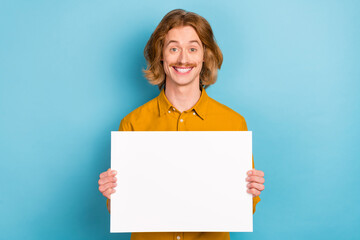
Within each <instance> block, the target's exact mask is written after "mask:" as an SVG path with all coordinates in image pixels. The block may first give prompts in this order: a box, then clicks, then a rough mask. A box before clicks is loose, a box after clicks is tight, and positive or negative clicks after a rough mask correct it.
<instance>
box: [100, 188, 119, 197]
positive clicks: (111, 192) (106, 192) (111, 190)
mask: <svg viewBox="0 0 360 240" xmlns="http://www.w3.org/2000/svg"><path fill="white" fill-rule="evenodd" d="M114 192H116V190H115V189H113V188H109V189H108V190H106V191H105V192H104V193H103V195H104V196H105V197H107V198H108V199H111V194H113V193H114Z"/></svg>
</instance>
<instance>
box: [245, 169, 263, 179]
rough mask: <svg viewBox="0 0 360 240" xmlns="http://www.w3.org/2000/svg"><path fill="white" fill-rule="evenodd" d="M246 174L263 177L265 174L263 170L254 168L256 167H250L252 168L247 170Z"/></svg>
mask: <svg viewBox="0 0 360 240" xmlns="http://www.w3.org/2000/svg"><path fill="white" fill-rule="evenodd" d="M247 174H248V175H249V176H259V177H264V176H265V174H264V172H263V171H260V170H256V169H252V170H250V171H248V172H247Z"/></svg>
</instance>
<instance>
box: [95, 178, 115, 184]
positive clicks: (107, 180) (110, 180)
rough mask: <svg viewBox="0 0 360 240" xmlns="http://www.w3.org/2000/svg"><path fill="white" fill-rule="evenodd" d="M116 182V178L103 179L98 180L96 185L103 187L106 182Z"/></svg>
mask: <svg viewBox="0 0 360 240" xmlns="http://www.w3.org/2000/svg"><path fill="white" fill-rule="evenodd" d="M116 181H117V178H116V177H105V178H100V179H99V181H98V183H99V185H103V184H105V183H108V182H116Z"/></svg>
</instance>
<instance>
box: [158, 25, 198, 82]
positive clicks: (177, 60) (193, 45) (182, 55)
mask: <svg viewBox="0 0 360 240" xmlns="http://www.w3.org/2000/svg"><path fill="white" fill-rule="evenodd" d="M203 60H204V49H203V45H202V43H201V40H200V38H199V36H198V35H197V33H196V31H195V29H194V28H193V27H190V26H184V27H177V28H173V29H171V30H170V31H169V32H168V33H167V35H166V37H165V42H164V48H163V59H162V61H163V66H164V71H165V74H166V86H169V85H171V86H186V85H194V86H195V85H196V86H199V84H200V72H201V68H202V64H203Z"/></svg>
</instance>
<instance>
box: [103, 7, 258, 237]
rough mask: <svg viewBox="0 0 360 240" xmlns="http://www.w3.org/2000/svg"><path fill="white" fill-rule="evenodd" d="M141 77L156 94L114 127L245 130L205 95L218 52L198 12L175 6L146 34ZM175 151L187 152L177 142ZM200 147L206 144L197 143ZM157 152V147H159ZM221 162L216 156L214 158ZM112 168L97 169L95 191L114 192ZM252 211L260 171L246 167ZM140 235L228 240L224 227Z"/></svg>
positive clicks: (217, 62)
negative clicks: (98, 171) (205, 230)
mask: <svg viewBox="0 0 360 240" xmlns="http://www.w3.org/2000/svg"><path fill="white" fill-rule="evenodd" d="M144 54H145V58H146V60H147V63H148V66H147V69H146V70H145V71H144V72H145V77H146V78H147V79H148V80H149V82H150V83H151V84H154V85H158V86H159V89H160V90H161V92H160V94H159V96H158V97H156V98H154V99H153V100H151V101H149V102H147V103H146V104H144V105H143V106H141V107H139V108H137V109H135V110H134V111H133V112H131V113H130V114H129V115H127V116H126V117H125V118H124V119H122V121H121V123H120V128H119V131H247V126H246V122H245V119H244V118H243V117H242V116H241V115H240V114H238V113H236V112H235V111H233V110H231V109H230V108H228V107H226V106H225V105H223V104H221V103H218V102H217V101H215V100H213V99H212V98H210V97H209V96H208V95H207V94H206V91H205V89H204V87H206V86H209V85H211V84H213V83H215V81H216V78H217V70H218V69H220V67H221V64H222V59H223V58H222V53H221V51H220V48H219V47H218V45H217V44H216V42H215V39H214V35H213V32H212V29H211V27H210V25H209V23H208V22H207V21H206V20H205V19H204V18H203V17H201V16H199V15H197V14H195V13H192V12H186V11H184V10H181V9H176V10H173V11H171V12H169V13H168V14H167V15H166V16H165V17H164V18H163V19H162V21H161V22H160V24H159V25H158V26H157V28H156V29H155V31H154V33H153V34H152V35H151V37H150V39H149V41H148V43H147V45H146V47H145V50H144ZM178 147H179V149H176V151H186V149H182V148H181V146H178ZM199 149H206V146H202V145H201V141H200V142H199ZM159 151H161V149H159ZM219 161H221V159H219ZM115 175H116V171H115V170H111V169H108V171H106V172H103V173H101V174H100V179H99V190H100V192H101V193H102V194H103V195H104V196H105V197H107V198H108V201H107V206H108V209H109V202H110V200H109V199H110V195H111V194H112V193H114V192H115V189H114V188H115V187H116V185H117V184H116V177H115ZM247 181H248V182H249V184H248V185H247V186H248V190H247V191H248V192H249V193H251V194H252V195H253V212H255V206H256V204H257V203H258V202H259V201H260V198H259V195H260V193H261V191H262V190H264V185H263V183H264V173H263V172H262V171H258V170H255V169H252V170H249V171H248V178H247ZM109 211H110V209H109ZM131 239H132V240H140V239H157V240H163V239H164V240H165V239H185V240H193V239H194V240H195V239H207V240H220V239H221V240H225V239H230V235H229V233H223V232H206V233H196V232H185V233H169V232H167V233H133V234H132V235H131Z"/></svg>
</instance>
